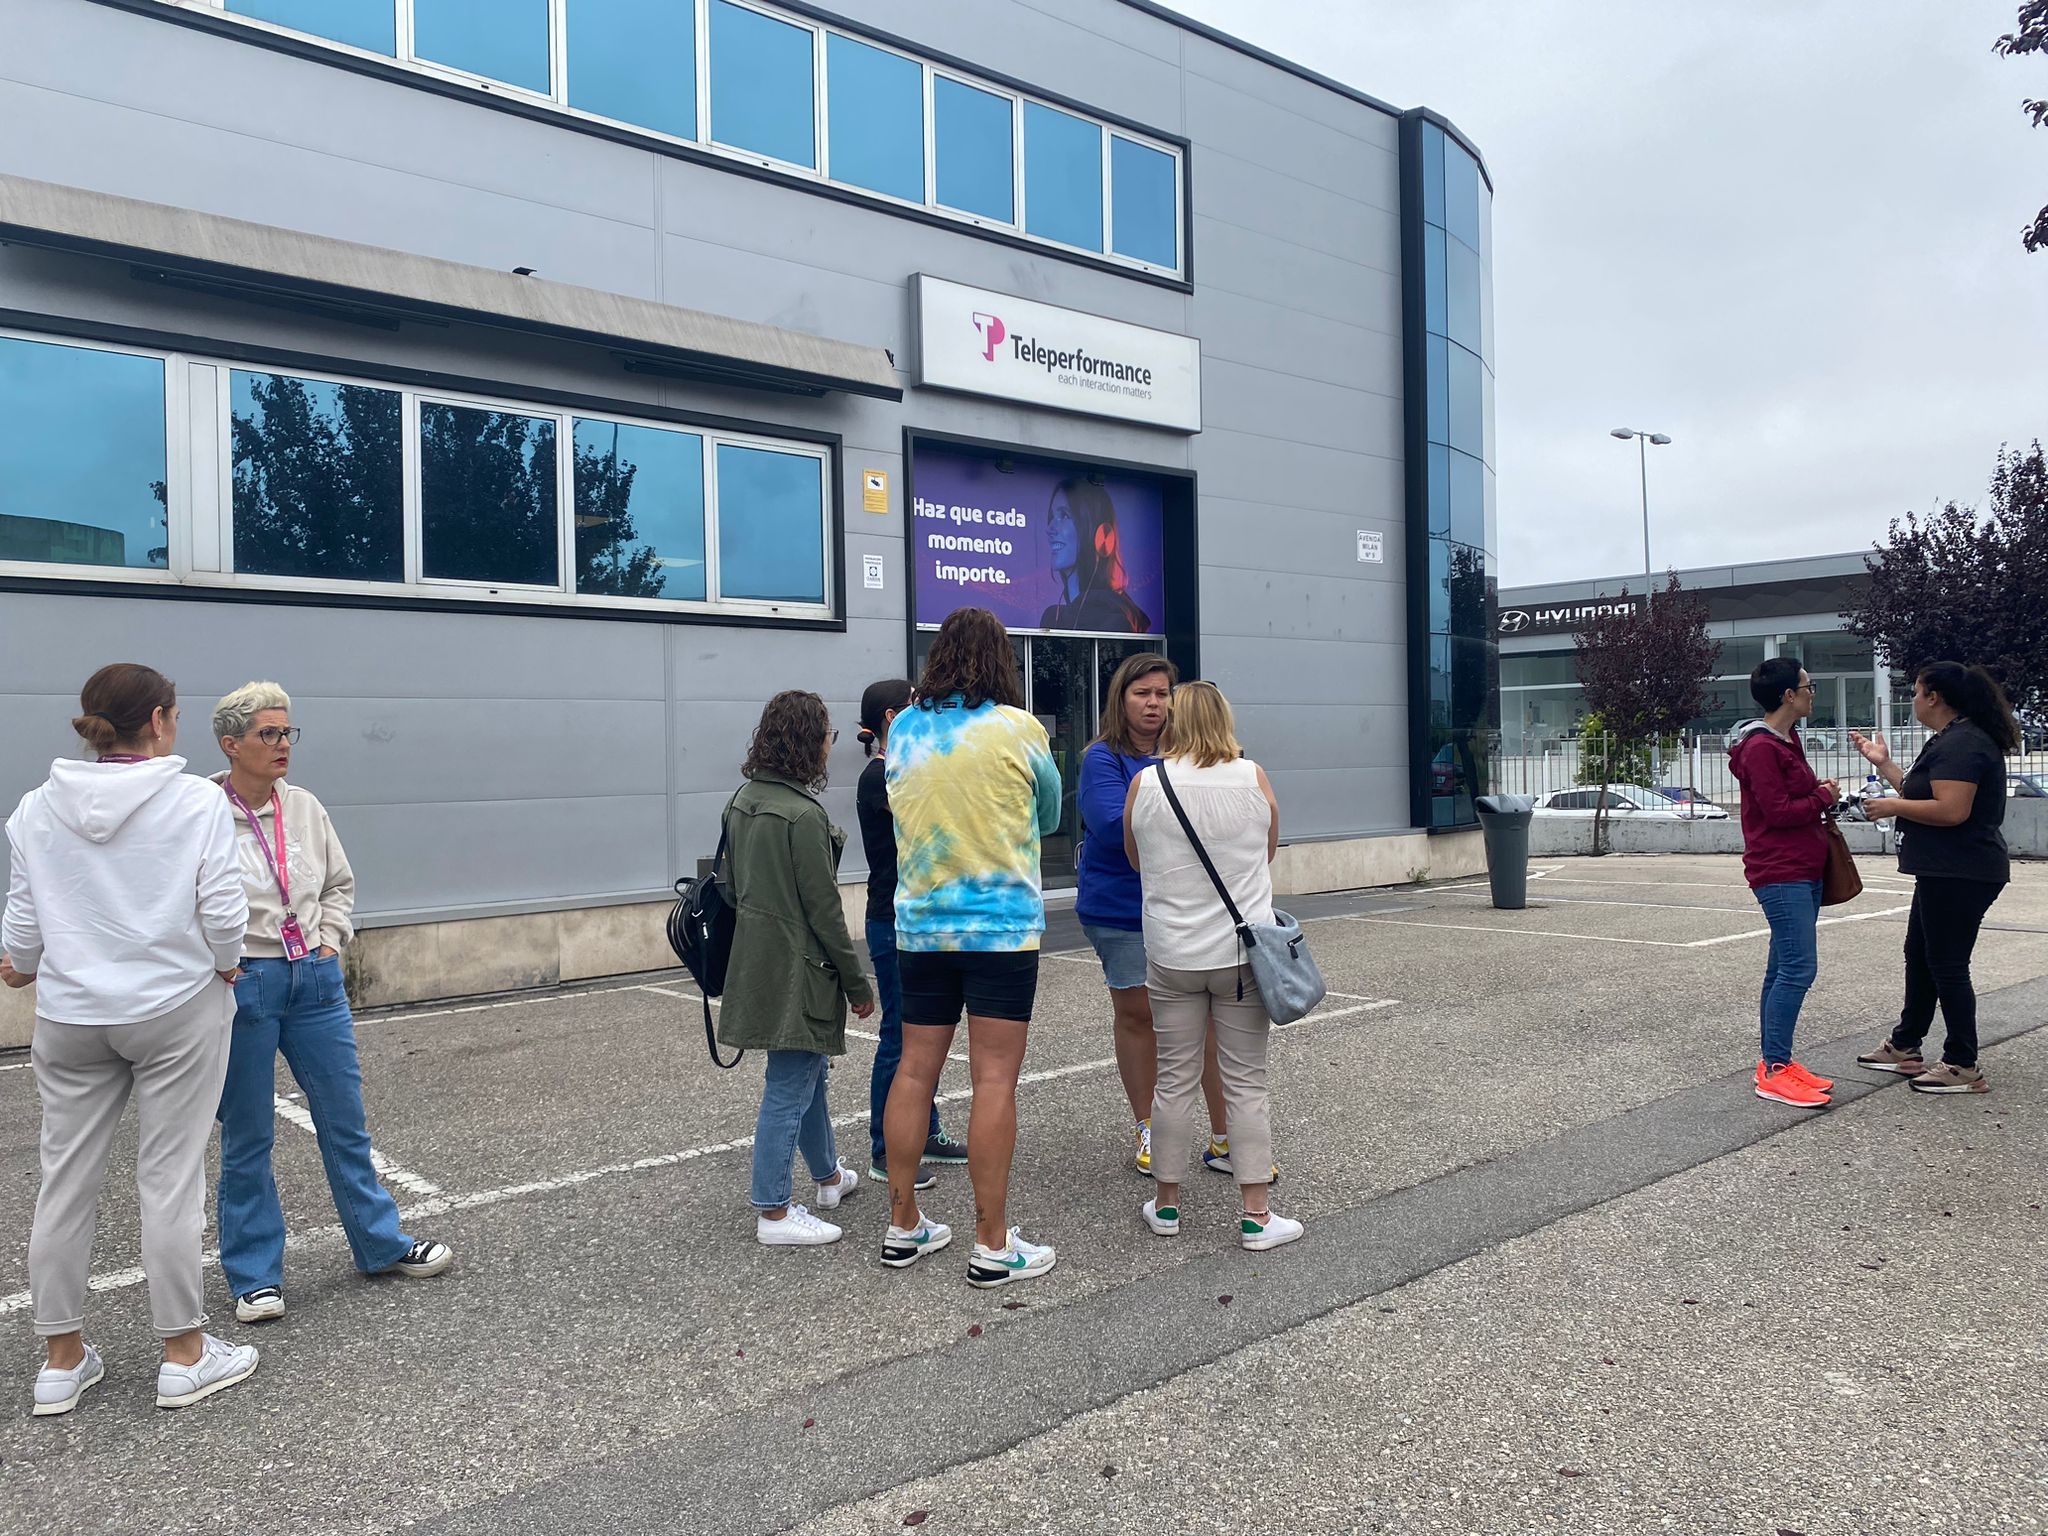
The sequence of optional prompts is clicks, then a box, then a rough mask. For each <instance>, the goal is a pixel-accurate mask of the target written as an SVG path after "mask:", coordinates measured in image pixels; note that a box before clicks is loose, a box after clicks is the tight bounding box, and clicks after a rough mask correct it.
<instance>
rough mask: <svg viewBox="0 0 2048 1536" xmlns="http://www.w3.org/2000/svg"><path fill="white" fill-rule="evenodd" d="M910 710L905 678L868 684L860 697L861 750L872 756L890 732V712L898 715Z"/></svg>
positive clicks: (886, 679) (889, 678)
mask: <svg viewBox="0 0 2048 1536" xmlns="http://www.w3.org/2000/svg"><path fill="white" fill-rule="evenodd" d="M909 707H910V683H909V680H908V679H906V678H901V677H885V678H883V679H882V680H881V681H880V682H878V683H869V684H868V688H867V692H865V693H863V694H862V695H861V696H860V745H861V750H862V751H864V752H865V753H867V755H868V756H869V757H873V756H874V755H875V753H876V752H877V751H879V750H880V748H881V742H882V738H883V737H884V736H886V735H887V734H888V732H889V712H890V711H891V710H894V711H895V712H896V713H897V714H899V715H900V714H902V713H903V711H904V710H906V709H908V708H909Z"/></svg>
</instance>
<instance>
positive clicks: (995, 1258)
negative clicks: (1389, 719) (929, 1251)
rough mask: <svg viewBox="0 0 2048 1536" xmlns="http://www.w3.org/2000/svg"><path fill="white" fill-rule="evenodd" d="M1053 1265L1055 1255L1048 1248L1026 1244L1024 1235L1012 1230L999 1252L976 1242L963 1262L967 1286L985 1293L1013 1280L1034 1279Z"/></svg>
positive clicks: (1013, 1228) (1055, 1258)
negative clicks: (966, 1259)
mask: <svg viewBox="0 0 2048 1536" xmlns="http://www.w3.org/2000/svg"><path fill="white" fill-rule="evenodd" d="M1056 1262H1058V1255H1057V1254H1055V1253H1054V1252H1053V1250H1052V1248H1051V1246H1050V1245H1048V1244H1043V1243H1027V1242H1026V1241H1024V1234H1023V1233H1022V1232H1020V1231H1018V1230H1017V1229H1016V1228H1015V1227H1012V1228H1010V1240H1009V1242H1008V1243H1006V1244H1005V1245H1004V1246H1003V1247H1002V1248H1000V1249H997V1248H991V1247H989V1246H988V1245H987V1244H985V1243H979V1242H977V1243H976V1244H975V1245H974V1255H973V1257H971V1258H970V1259H968V1261H967V1283H968V1284H969V1285H972V1286H978V1287H979V1288H980V1289H982V1290H985V1291H986V1290H993V1289H994V1288H995V1287H997V1286H999V1285H1008V1284H1009V1283H1010V1282H1011V1281H1013V1280H1036V1279H1037V1278H1038V1277H1039V1276H1040V1275H1042V1274H1044V1273H1045V1272H1046V1271H1047V1270H1049V1269H1051V1268H1052V1267H1053V1265H1054V1264H1055V1263H1056Z"/></svg>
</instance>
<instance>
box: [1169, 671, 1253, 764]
mask: <svg viewBox="0 0 2048 1536" xmlns="http://www.w3.org/2000/svg"><path fill="white" fill-rule="evenodd" d="M1159 755H1160V756H1161V757H1185V758H1187V759H1188V760H1189V761H1190V762H1192V763H1193V764H1194V765H1195V766H1196V767H1197V768H1214V767H1215V766H1216V765H1217V764H1218V763H1234V762H1236V761H1237V760H1238V759H1239V758H1241V757H1243V756H1244V748H1243V747H1241V746H1239V745H1238V741H1237V722H1236V721H1235V720H1233V719H1232V718H1231V714H1230V700H1228V699H1226V698H1224V697H1223V690H1222V689H1221V688H1218V687H1217V686H1216V685H1215V684H1214V683H1205V682H1192V683H1182V684H1181V685H1180V686H1179V687H1178V688H1176V689H1174V690H1173V713H1172V714H1170V715H1168V716H1167V718H1166V730H1165V732H1164V733H1163V734H1162V735H1161V737H1160V740H1159Z"/></svg>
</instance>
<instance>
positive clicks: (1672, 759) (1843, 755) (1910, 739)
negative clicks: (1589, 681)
mask: <svg viewBox="0 0 2048 1536" xmlns="http://www.w3.org/2000/svg"><path fill="white" fill-rule="evenodd" d="M1862 729H1863V734H1864V735H1866V736H1868V735H1871V734H1873V732H1874V731H1875V727H1866V728H1862ZM1800 734H1801V736H1802V737H1803V739H1804V742H1805V746H1806V760H1807V761H1808V762H1809V763H1811V764H1812V765H1813V771H1814V772H1815V773H1816V774H1817V775H1819V776H1820V777H1821V778H1823V779H1834V780H1836V781H1838V782H1839V783H1840V784H1841V786H1842V788H1843V789H1844V790H1845V791H1847V790H1851V789H1854V788H1856V787H1857V786H1859V785H1861V784H1862V783H1863V781H1864V779H1865V778H1867V777H1868V776H1869V774H1870V771H1871V770H1870V765H1869V764H1868V763H1866V762H1865V761H1864V760H1863V755H1862V754H1861V753H1860V752H1858V751H1857V750H1856V747H1855V744H1854V743H1853V742H1851V741H1850V740H1849V732H1848V731H1846V730H1837V729H1821V730H1814V731H1803V732H1801V733H1800ZM1885 741H1886V744H1887V745H1889V746H1890V748H1891V751H1892V756H1893V757H1894V758H1895V759H1896V760H1897V761H1899V762H1900V763H1906V764H1910V763H1911V762H1912V761H1913V759H1914V757H1915V756H1916V755H1917V754H1918V753H1919V751H1920V749H1921V747H1923V746H1924V745H1926V742H1927V731H1926V729H1925V728H1924V727H1922V726H1919V725H1909V726H1907V727H1906V728H1905V729H1903V730H1901V729H1899V728H1898V727H1896V726H1895V727H1893V729H1891V730H1890V731H1887V732H1886V733H1885ZM1641 755H1642V749H1641V748H1640V747H1633V746H1630V747H1624V746H1622V745H1621V744H1619V743H1617V742H1616V741H1615V740H1614V738H1613V737H1610V736H1598V737H1592V738H1587V739H1583V740H1582V739H1581V738H1580V737H1577V736H1558V737H1550V738H1546V739H1540V740H1534V741H1527V742H1525V743H1524V750H1523V751H1522V752H1520V753H1518V754H1512V755H1511V754H1508V753H1504V752H1499V751H1496V752H1495V753H1494V755H1493V758H1492V763H1491V767H1492V785H1493V789H1494V790H1495V792H1496V793H1505V794H1519V795H1547V794H1549V793H1550V792H1551V791H1553V790H1559V789H1572V788H1576V787H1578V786H1580V785H1584V784H1587V783H1592V784H1598V783H1600V782H1601V781H1602V778H1601V776H1599V775H1601V774H1602V770H1604V771H1605V773H1604V776H1605V777H1606V779H1607V782H1610V783H1618V782H1623V781H1624V780H1627V781H1634V780H1635V778H1636V770H1635V769H1633V768H1630V767H1629V766H1628V763H1629V762H1630V761H1632V760H1633V761H1637V762H1640V760H1641ZM1588 765H1590V768H1591V770H1592V771H1593V772H1594V774H1595V775H1596V776H1595V777H1592V778H1588V777H1586V776H1585V775H1583V774H1582V773H1581V772H1580V770H1581V768H1582V767H1587V766H1588ZM2029 765H2038V766H2029ZM2042 766H2048V754H2041V753H2036V754H2034V756H2033V757H2032V758H2019V759H2015V760H2014V762H2013V769H2014V771H2015V772H2021V771H2026V772H2039V771H2041V767H2042ZM1648 783H1649V784H1650V785H1651V786H1652V787H1657V786H1669V787H1671V788H1674V789H1693V790H1696V791H1697V792H1698V793H1700V794H1701V795H1704V796H1705V797H1706V798H1707V799H1709V800H1712V801H1714V802H1715V803H1716V804H1719V805H1724V806H1728V807H1730V808H1733V807H1734V806H1736V805H1737V804H1739V803H1740V802H1741V799H1742V788H1741V786H1740V785H1738V784H1737V783H1736V782H1735V775H1734V774H1733V773H1732V772H1730V771H1729V766H1728V738H1727V736H1726V735H1724V734H1718V733H1717V734H1714V735H1708V736H1702V735H1691V736H1683V737H1680V738H1679V739H1678V741H1677V742H1676V743H1675V744H1670V745H1666V746H1664V747H1663V748H1661V749H1659V750H1658V751H1657V752H1656V753H1655V754H1654V758H1653V768H1652V771H1651V773H1650V775H1649V777H1648Z"/></svg>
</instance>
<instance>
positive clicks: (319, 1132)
mask: <svg viewBox="0 0 2048 1536" xmlns="http://www.w3.org/2000/svg"><path fill="white" fill-rule="evenodd" d="M280 1051H282V1052H283V1053H284V1059H285V1062H286V1064H287V1065H289V1066H290V1067H291V1069H292V1076H293V1077H294V1078H296V1079H297V1080H298V1084H299V1087H300V1089H301V1090H302V1091H303V1092H304V1093H305V1095H306V1108H307V1109H308V1110H309V1111H311V1112H312V1116H313V1130H314V1134H315V1135H316V1136H318V1137H319V1140H320V1161H321V1164H322V1165H323V1166H324V1167H325V1168H326V1170H327V1187H328V1189H330V1190H331V1191H333V1194H334V1209H335V1211H336V1213H337V1214H338V1215H340V1217H341V1226H342V1230H343V1231H344V1232H346V1233H347V1234H348V1249H349V1256H350V1257H351V1258H352V1259H354V1260H355V1265H356V1268H357V1269H359V1270H361V1271H362V1272H363V1273H364V1274H366V1275H371V1274H375V1273H377V1271H379V1270H383V1269H389V1268H390V1267H391V1266H392V1265H394V1264H396V1263H397V1262H398V1261H399V1260H400V1259H402V1258H404V1257H405V1253H406V1250H407V1249H408V1248H410V1247H411V1246H412V1241H411V1239H410V1238H408V1237H407V1236H406V1235H405V1234H404V1233H403V1232H402V1231H400V1230H399V1225H398V1202H397V1201H395V1200H393V1199H392V1198H391V1195H390V1193H389V1192H388V1191H387V1190H386V1189H385V1188H384V1186H383V1185H382V1184H379V1183H378V1182H377V1172H376V1170H375V1169H374V1168H372V1167H371V1166H370V1129H369V1126H368V1125H367V1124H366V1123H365V1121H364V1117H363V1076H362V1068H361V1066H360V1064H359V1063H358V1062H357V1060H356V1034H355V1020H354V1019H353V1018H352V1017H351V1016H350V1014H349V1011H348V993H347V992H346V991H345V990H344V988H343V986H342V980H341V958H340V957H339V956H338V955H333V956H328V957H326V958H324V959H323V958H321V957H319V956H308V957H307V958H306V959H304V960H298V961H292V960H244V961H243V962H242V979H241V980H240V981H238V982H237V983H236V984H235V1027H234V1036H233V1039H232V1041H231V1042H230V1044H229V1047H228V1076H227V1082H226V1083H225V1084H224V1085H223V1087H222V1088H221V1095H220V1109H219V1112H218V1116H217V1117H218V1119H219V1120H220V1267H221V1268H222V1270H224V1271H225V1272H226V1274H227V1277H228V1288H229V1289H230V1290H231V1291H233V1293H234V1294H235V1295H237V1296H246V1295H248V1294H249V1292H251V1291H256V1290H261V1289H262V1288H263V1287H265V1286H267V1285H283V1284H284V1207H283V1206H281V1205H280V1204H278V1199H277V1180H276V1178H275V1176H274V1175H273V1174H272V1172H271V1167H270V1148H271V1143H272V1141H273V1140H274V1139H275V1137H276V1132H277V1106H276V1101H275V1096H276V1093H277V1055H278V1052H280Z"/></svg>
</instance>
